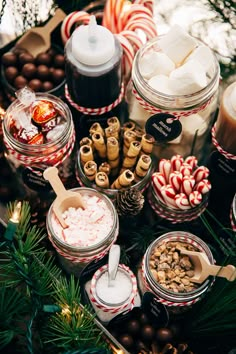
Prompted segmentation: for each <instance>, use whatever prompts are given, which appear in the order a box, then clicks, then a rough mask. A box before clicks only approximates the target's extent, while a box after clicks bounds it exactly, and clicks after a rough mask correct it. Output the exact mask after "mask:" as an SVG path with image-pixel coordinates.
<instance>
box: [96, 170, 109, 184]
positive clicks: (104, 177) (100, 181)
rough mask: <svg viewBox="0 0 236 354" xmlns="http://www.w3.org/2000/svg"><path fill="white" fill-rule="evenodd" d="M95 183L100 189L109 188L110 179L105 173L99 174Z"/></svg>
mask: <svg viewBox="0 0 236 354" xmlns="http://www.w3.org/2000/svg"><path fill="white" fill-rule="evenodd" d="M95 183H96V185H97V186H98V187H101V188H109V178H108V176H107V174H106V173H105V172H97V173H96V176H95Z"/></svg>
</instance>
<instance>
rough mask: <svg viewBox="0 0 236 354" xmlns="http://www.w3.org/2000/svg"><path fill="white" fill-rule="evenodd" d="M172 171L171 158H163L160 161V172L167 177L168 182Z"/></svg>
mask: <svg viewBox="0 0 236 354" xmlns="http://www.w3.org/2000/svg"><path fill="white" fill-rule="evenodd" d="M170 171H171V163H170V160H167V159H161V160H160V162H159V172H161V173H162V174H163V176H164V177H165V180H166V184H168V182H169V176H170Z"/></svg>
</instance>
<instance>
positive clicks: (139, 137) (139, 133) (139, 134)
mask: <svg viewBox="0 0 236 354" xmlns="http://www.w3.org/2000/svg"><path fill="white" fill-rule="evenodd" d="M134 132H135V134H136V140H138V141H141V140H142V136H143V129H141V128H138V127H136V128H135V129H134Z"/></svg>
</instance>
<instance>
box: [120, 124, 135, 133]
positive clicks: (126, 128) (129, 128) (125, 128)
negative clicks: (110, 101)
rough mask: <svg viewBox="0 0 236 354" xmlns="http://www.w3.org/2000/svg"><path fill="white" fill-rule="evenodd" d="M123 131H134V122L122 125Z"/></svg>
mask: <svg viewBox="0 0 236 354" xmlns="http://www.w3.org/2000/svg"><path fill="white" fill-rule="evenodd" d="M123 129H124V131H127V130H134V129H135V123H134V122H126V123H124V124H123Z"/></svg>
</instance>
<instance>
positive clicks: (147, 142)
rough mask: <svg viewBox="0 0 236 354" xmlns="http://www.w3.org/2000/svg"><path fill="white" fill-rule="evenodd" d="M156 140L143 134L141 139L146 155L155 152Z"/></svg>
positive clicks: (142, 148) (143, 151)
mask: <svg viewBox="0 0 236 354" xmlns="http://www.w3.org/2000/svg"><path fill="white" fill-rule="evenodd" d="M154 142H155V139H154V137H153V136H152V135H150V134H143V135H142V139H141V151H142V153H143V154H145V155H150V154H151V153H152V150H153V146H154Z"/></svg>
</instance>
